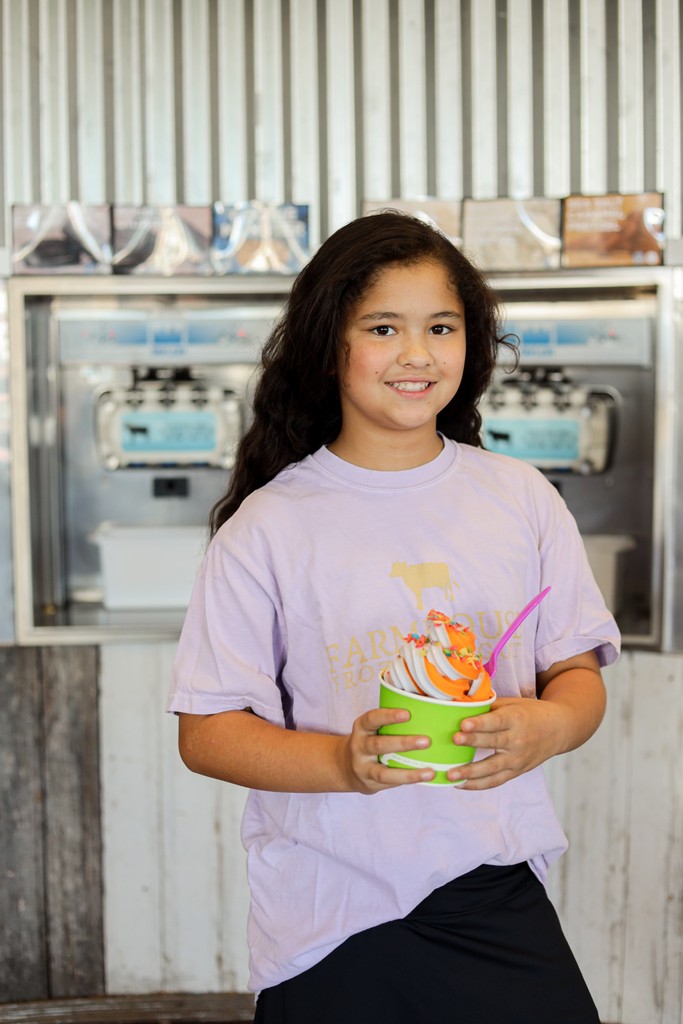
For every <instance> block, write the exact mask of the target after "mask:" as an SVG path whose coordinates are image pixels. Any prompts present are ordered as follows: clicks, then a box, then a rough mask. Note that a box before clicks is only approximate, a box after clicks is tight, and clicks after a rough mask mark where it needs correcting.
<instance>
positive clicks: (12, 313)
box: [8, 275, 292, 645]
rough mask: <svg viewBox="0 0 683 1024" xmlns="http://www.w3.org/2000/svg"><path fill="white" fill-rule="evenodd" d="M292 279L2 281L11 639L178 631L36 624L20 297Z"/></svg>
mask: <svg viewBox="0 0 683 1024" xmlns="http://www.w3.org/2000/svg"><path fill="white" fill-rule="evenodd" d="M291 285H292V278H290V277H275V276H271V275H268V276H266V275H264V276H263V277H259V278H256V277H247V276H246V275H245V276H244V277H238V276H234V277H225V278H201V277H183V278H180V277H174V278H156V277H154V278H152V277H145V276H143V275H140V276H139V277H136V276H133V275H131V276H125V277H124V276H123V275H120V276H115V277H113V276H104V275H102V276H101V277H96V276H93V277H83V276H76V275H74V276H73V277H67V276H66V275H65V276H63V277H57V276H54V277H43V276H36V277H28V276H27V277H15V278H12V279H11V280H10V282H9V287H8V320H9V338H10V380H11V385H10V386H11V395H12V431H11V436H12V458H11V463H12V474H11V480H12V487H11V490H12V513H13V516H12V518H13V522H14V530H13V544H12V552H13V561H14V573H13V575H14V621H15V633H16V641H17V643H19V644H55V645H56V644H101V643H108V642H115V641H119V642H121V641H127V642H130V641H141V642H142V641H168V640H174V639H176V638H177V636H178V629H177V628H175V627H171V626H168V625H165V624H160V625H158V626H155V625H151V624H149V623H144V624H141V625H140V627H139V629H136V628H133V627H131V626H129V625H126V626H116V625H111V626H107V627H101V626H36V625H35V624H34V616H33V586H32V582H31V561H32V555H31V537H30V516H29V509H30V504H29V503H30V501H31V494H30V488H29V480H28V475H27V473H26V472H25V467H26V465H27V462H28V451H29V446H28V429H29V424H28V409H27V404H26V384H27V375H26V331H25V316H24V309H25V303H26V299H27V298H30V297H33V296H46V297H61V296H80V295H82V296H84V297H88V298H90V297H93V296H103V297H109V298H115V297H117V296H119V295H126V296H136V295H140V296H146V295H155V296H156V295H173V296H176V295H180V296H182V295H188V296H189V295H201V296H215V297H219V298H220V297H225V298H226V299H228V298H232V297H242V296H243V297H245V298H250V297H251V298H253V297H256V296H267V295H271V296H281V297H282V300H283V302H284V300H285V298H286V296H287V294H288V293H289V290H290V288H291Z"/></svg>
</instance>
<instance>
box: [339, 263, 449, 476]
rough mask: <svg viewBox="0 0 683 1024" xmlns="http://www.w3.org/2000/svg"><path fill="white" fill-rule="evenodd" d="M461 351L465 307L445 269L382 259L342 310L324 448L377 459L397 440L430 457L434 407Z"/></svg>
mask: <svg viewBox="0 0 683 1024" xmlns="http://www.w3.org/2000/svg"><path fill="white" fill-rule="evenodd" d="M465 352H466V339H465V310H464V307H463V304H462V301H461V299H460V297H459V295H458V292H457V290H456V288H455V286H454V285H453V284H452V283H451V280H450V278H449V275H448V272H447V271H446V269H445V268H444V267H443V266H442V265H441V264H439V263H435V262H433V261H431V260H425V261H423V262H421V263H417V264H393V265H389V266H387V267H386V268H385V269H384V270H383V271H382V273H381V274H380V275H379V277H378V278H377V280H376V281H375V282H374V284H372V285H371V286H370V288H368V290H367V291H366V292H365V293H364V294H363V295H362V297H361V298H360V300H359V301H358V302H357V304H356V305H355V306H353V307H352V308H351V311H350V314H349V318H348V322H347V325H346V329H345V332H344V337H343V341H342V346H341V351H340V357H339V391H340V398H341V408H342V429H341V432H340V434H339V437H338V438H337V439H336V441H334V442H333V444H331V445H330V448H331V450H332V451H334V452H335V453H336V454H337V455H339V456H340V457H341V458H345V459H347V461H350V462H357V463H358V464H360V465H368V466H369V463H373V464H374V463H375V462H377V464H378V466H379V465H380V463H381V462H382V458H385V457H386V454H387V452H388V451H393V452H394V453H395V452H396V450H397V444H396V443H397V441H399V440H400V442H401V444H400V450H401V451H403V452H404V453H405V455H406V458H407V460H408V461H409V462H411V463H413V464H419V462H420V461H429V459H431V458H434V457H435V455H436V454H438V452H439V451H440V449H441V442H440V441H439V439H438V437H437V434H436V417H437V413H439V412H440V411H441V409H443V408H444V407H445V406H446V405H447V404H448V403H449V402H450V400H451V399H452V398H453V396H454V395H455V394H456V392H457V390H458V388H459V386H460V382H461V380H462V374H463V368H464V364H465ZM378 457H379V458H378ZM416 460H417V461H416ZM395 461H396V459H395V455H394V456H392V460H391V462H392V468H393V466H394V464H395Z"/></svg>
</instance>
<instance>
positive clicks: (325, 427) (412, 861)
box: [169, 212, 619, 1024]
mask: <svg viewBox="0 0 683 1024" xmlns="http://www.w3.org/2000/svg"><path fill="white" fill-rule="evenodd" d="M502 344H507V342H506V340H505V338H504V336H503V335H502V331H501V326H500V320H499V312H498V307H497V304H496V301H495V299H494V296H493V295H492V293H491V291H490V290H489V288H488V286H487V284H486V283H485V281H484V279H483V278H482V276H481V274H480V273H479V272H478V271H477V270H476V269H475V268H474V267H473V266H472V265H471V264H470V263H469V262H468V261H467V260H466V259H465V257H464V256H463V255H462V254H461V253H460V252H459V251H458V250H457V249H456V248H455V247H454V246H453V245H451V243H450V242H449V241H448V240H447V239H446V238H445V237H443V236H442V235H441V234H440V233H439V232H438V231H436V230H434V229H432V228H431V227H429V226H427V225H426V224H424V223H422V222H421V221H418V220H416V219H413V218H412V217H408V216H405V215H402V214H396V213H391V212H387V213H382V214H375V215H372V216H369V217H365V218H361V219H359V220H357V221H354V222H353V223H351V224H348V225H346V226H345V227H343V228H341V229H340V230H339V231H337V232H336V233H335V234H334V235H332V237H331V238H329V239H328V240H327V241H326V242H325V243H324V244H323V245H322V247H321V248H320V250H319V251H318V252H317V254H316V255H315V256H314V257H313V259H312V260H311V261H310V263H309V264H308V265H307V266H306V268H305V269H304V270H303V271H302V273H301V274H300V275H299V277H298V278H297V280H296V282H295V284H294V287H293V289H292V292H291V297H290V300H289V302H288V305H287V307H286V309H285V312H284V314H283V316H282V318H281V320H280V322H279V323H278V324H277V325H276V327H275V329H274V331H273V333H272V335H271V337H270V339H269V340H268V342H267V344H266V346H265V348H264V351H263V366H262V375H261V378H260V383H259V385H258V389H257V392H256V396H255V402H254V421H253V425H252V426H251V428H250V429H249V431H248V433H247V434H246V436H245V437H244V440H243V442H242V444H241V446H240V449H239V454H238V458H237V464H236V467H235V470H234V472H233V474H232V477H231V480H230V485H229V488H228V491H227V494H226V495H225V497H224V498H223V499H222V500H221V501H219V502H218V503H217V505H216V506H215V507H214V509H213V511H212V517H211V524H212V532H213V540H212V543H211V545H210V547H209V550H208V553H207V556H206V559H205V562H204V566H203V568H202V571H201V573H200V576H199V579H198V581H197V584H196V587H195V590H194V593H193V597H192V600H191V604H190V607H189V610H188V613H187V619H186V623H185V626H184V629H183V633H182V637H181V640H180V645H179V649H178V654H177V659H176V666H175V682H174V689H173V693H172V696H171V699H170V703H169V709H170V710H172V711H175V712H178V713H179V714H180V752H181V756H182V758H183V760H184V762H185V763H186V765H187V766H188V767H189V768H190V769H191V770H192V771H195V772H199V773H201V774H204V775H208V776H211V777H213V778H217V779H223V780H226V781H228V782H233V783H237V784H238V785H242V786H247V787H249V789H250V790H251V793H250V795H249V798H248V801H247V807H246V810H245V815H244V821H243V828H242V835H243V841H244V844H245V846H246V849H247V851H248V874H249V882H250V887H251V894H252V902H251V911H250V921H249V944H250V953H251V961H250V962H251V979H250V987H251V988H252V989H253V990H255V991H256V992H258V993H259V997H258V1001H257V1009H256V1018H255V1019H256V1021H258V1022H262V1024H264V1022H265V1024H273V1022H278V1024H280V1022H285V1021H288V1022H296V1024H307V1022H309V1021H310V1022H317V1021H320V1022H323V1021H324V1022H325V1024H336V1022H340V1024H342V1022H343V1024H349V1022H351V1021H358V1022H361V1021H373V1022H374V1024H383V1022H387V1024H388V1022H392V1024H393V1022H396V1021H403V1020H405V1021H408V1020H410V1021H411V1022H415V1021H429V1022H430V1024H434V1022H442V1021H443V1022H451V1021H456V1020H460V1019H462V1018H463V1014H467V1015H468V1019H470V1020H475V1021H477V1024H489V1022H490V1024H493V1022H495V1024H503V1022H505V1024H547V1022H548V1021H549V1020H552V1021H553V1022H554V1024H565V1022H566V1024H569V1022H572V1024H589V1022H590V1024H596V1022H597V1020H598V1017H597V1013H596V1010H595V1007H594V1004H593V1002H592V1000H591V998H590V995H589V994H588V991H587V989H586V986H585V983H584V981H583V979H582V977H581V975H580V973H579V970H578V968H577V965H576V963H575V961H574V959H573V957H572V954H571V953H570V951H569V949H568V947H567V944H566V942H565V940H564V937H563V935H562V933H561V930H560V927H559V924H558V921H557V918H556V916H555V914H554V911H553V910H552V908H551V906H550V903H549V901H548V899H547V896H546V894H545V889H544V887H543V884H542V883H543V881H544V879H545V877H546V873H547V868H548V865H549V864H550V863H551V861H553V860H554V859H556V858H557V857H559V856H560V854H561V853H562V852H563V851H564V849H565V847H566V840H565V837H564V835H563V833H562V830H561V828H560V825H559V824H558V821H557V819H556V817H555V814H554V812H553V809H552V806H551V803H550V800H549V797H548V793H547V790H546V787H545V784H544V780H543V773H542V768H541V767H540V766H541V764H542V763H543V762H544V761H545V760H547V759H548V758H549V757H552V756H554V755H555V754H559V753H562V752H564V751H568V750H571V749H573V748H575V747H577V746H578V745H580V744H581V743H583V742H584V741H585V740H587V739H588V737H589V736H591V735H592V733H593V732H594V731H595V729H596V728H597V726H598V725H599V723H600V720H601V718H602V715H603V710H604V703H605V696H604V689H603V684H602V680H601V676H600V666H601V665H605V664H608V663H610V662H612V661H613V660H614V659H615V658H616V657H617V654H618V645H619V636H618V632H617V629H616V626H615V623H614V621H613V619H612V617H611V615H610V614H609V612H608V611H607V609H606V607H605V605H604V602H603V600H602V597H601V595H600V593H599V591H598V589H597V587H596V584H595V582H594V580H593V577H592V575H591V572H590V570H589V568H588V564H587V562H586V558H585V554H584V551H583V547H582V543H581V540H580V537H579V534H578V531H577V528H576V525H575V523H574V521H573V519H572V518H571V516H570V514H569V512H568V511H567V508H566V506H565V504H564V502H563V501H562V499H561V498H560V496H559V495H558V493H557V491H556V490H555V489H554V488H553V487H552V486H551V485H550V484H549V483H548V482H547V481H546V480H545V478H544V477H543V476H542V475H541V474H540V473H539V472H537V471H536V470H535V469H533V468H532V467H530V466H527V465H525V464H523V463H520V462H519V461H515V460H512V459H508V458H505V457H501V456H499V455H496V454H493V453H489V452H486V451H484V450H483V449H482V448H481V446H480V445H481V441H480V427H481V420H480V416H479V413H478V411H477V402H478V400H479V398H480V397H481V395H482V393H483V391H484V390H485V388H486V386H487V385H488V383H489V381H490V378H491V374H492V371H493V367H494V364H495V358H496V352H497V349H498V346H499V345H502ZM548 584H551V585H552V591H551V594H550V595H549V597H548V598H546V600H545V601H544V602H543V603H542V604H541V606H540V607H539V608H538V609H537V611H536V612H534V613H532V615H531V616H530V617H529V618H528V619H527V620H526V622H525V623H524V625H523V627H521V631H520V639H519V641H518V643H517V644H516V646H514V645H511V646H509V648H508V649H507V654H508V656H507V657H506V658H504V659H503V660H502V662H501V663H499V667H498V671H497V673H496V677H495V687H496V691H497V692H498V695H499V697H498V700H497V701H496V703H495V705H494V707H493V709H492V711H491V712H490V713H489V714H488V715H483V716H481V717H478V718H471V719H470V720H469V721H467V720H466V721H465V722H464V724H463V725H462V731H461V732H458V733H457V734H456V735H455V736H454V738H453V741H454V743H456V744H459V743H465V742H466V743H467V744H470V745H472V746H474V747H477V748H480V750H479V756H478V758H477V759H476V760H475V761H474V762H473V763H471V764H469V765H467V766H464V767H461V768H459V769H457V770H452V771H451V772H450V774H449V778H450V779H451V780H452V781H453V783H454V784H455V783H458V786H457V787H456V786H455V785H454V786H453V787H449V786H440V787H437V786H434V787H432V786H418V785H416V784H417V783H420V782H428V781H429V779H430V778H432V777H433V776H432V773H431V771H429V770H424V769H410V770H406V769H401V768H390V767H386V766H384V765H383V764H381V763H380V762H379V760H378V757H379V755H382V754H385V753H389V752H390V751H401V750H410V749H413V750H414V749H420V748H425V747H427V746H428V745H429V740H428V738H427V737H424V736H406V737H402V738H401V739H399V740H398V741H397V738H396V736H391V737H389V736H383V735H378V732H377V730H378V729H379V727H380V726H381V725H384V724H388V723H391V722H396V721H401V720H402V721H407V720H408V718H409V715H408V712H404V711H396V710H394V711H392V710H380V709H378V707H377V704H378V689H379V687H378V681H377V676H378V672H379V671H380V670H381V669H382V667H383V666H385V665H386V664H387V663H388V661H389V660H390V659H391V656H392V654H393V653H394V651H395V649H396V640H397V638H398V637H400V636H401V635H402V634H405V633H408V632H412V631H422V626H423V620H424V617H425V616H426V614H427V611H428V610H429V608H430V607H432V606H434V607H436V608H437V609H438V610H441V611H445V612H447V613H448V614H449V615H452V616H453V617H456V618H459V620H460V621H461V622H466V623H468V624H470V625H471V626H472V627H473V628H474V631H475V633H476V634H477V638H478V641H479V645H480V647H481V645H482V642H484V641H486V640H488V641H490V642H491V643H493V642H494V641H495V638H496V637H497V636H499V635H500V634H501V633H502V631H503V629H504V628H505V626H506V625H507V623H508V622H510V621H511V620H512V617H513V615H514V614H516V612H517V611H519V609H520V608H521V607H522V606H523V605H524V604H526V602H527V600H528V599H529V598H530V597H531V596H533V595H534V594H536V593H537V592H538V591H540V590H541V589H542V588H543V587H545V586H546V585H548ZM536 698H538V699H536Z"/></svg>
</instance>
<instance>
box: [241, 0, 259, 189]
mask: <svg viewBox="0 0 683 1024" xmlns="http://www.w3.org/2000/svg"><path fill="white" fill-rule="evenodd" d="M255 103H256V70H255V55H254V5H253V3H252V2H251V0H247V2H246V3H245V4H244V105H245V112H244V114H245V121H246V125H245V133H244V140H243V145H245V146H246V153H247V159H246V164H247V195H246V196H245V197H244V198H245V199H255V198H256V110H255V109H254V108H255Z"/></svg>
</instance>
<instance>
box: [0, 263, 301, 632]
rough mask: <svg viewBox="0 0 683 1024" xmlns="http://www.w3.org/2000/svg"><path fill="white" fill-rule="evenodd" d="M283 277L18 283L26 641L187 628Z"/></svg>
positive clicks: (18, 579)
mask: <svg viewBox="0 0 683 1024" xmlns="http://www.w3.org/2000/svg"><path fill="white" fill-rule="evenodd" d="M288 288H289V280H288V279H287V278H284V277H280V278H272V279H271V278H264V279H261V278H259V279H257V280H253V279H247V278H230V279H222V280H197V279H196V278H194V279H193V278H174V279H173V280H171V279H168V280H157V279H154V280H151V279H149V278H145V279H136V278H132V277H131V278H126V279H125V280H122V279H121V278H114V279H111V278H105V277H101V278H88V279H84V278H77V279H75V278H59V279H56V278H15V279H13V280H12V281H11V282H10V331H11V335H12V373H13V385H12V391H13V415H14V428H13V439H14V458H13V464H14V470H15V472H14V479H13V510H14V516H13V519H14V526H15V529H14V533H15V543H14V596H15V615H16V628H17V637H18V640H19V642H36V641H38V642H47V643H57V642H63V643H78V642H99V641H102V640H107V639H117V638H119V639H122V638H130V637H134V638H141V637H144V638H164V637H169V636H174V635H176V634H177V632H178V628H179V625H180V623H181V621H182V614H183V608H184V606H185V605H186V603H187V600H188V597H189V593H190V589H191V586H192V582H193V580H194V576H195V574H196V570H197V567H198V564H199V561H200V559H201V556H202V553H203V550H204V548H205V545H206V541H207V527H206V523H207V517H208V512H209V509H210V508H211V505H212V504H213V503H214V501H215V500H216V499H217V498H218V497H219V496H220V495H221V494H222V493H223V492H224V490H225V487H226V484H227V480H228V473H229V470H230V467H231V466H232V464H233V460H234V452H235V447H236V444H237V441H238V440H239V438H240V436H241V434H242V432H243V431H244V429H245V427H246V425H247V423H248V419H249V408H250V388H251V387H252V385H253V377H254V372H255V364H256V363H257V361H258V358H259V354H260V349H261V346H262V343H263V340H264V338H265V337H266V335H267V334H268V332H269V329H270V327H271V325H272V323H273V321H274V320H275V319H276V317H277V315H278V313H279V311H280V309H281V307H282V304H283V302H284V299H285V296H286V292H287V290H288Z"/></svg>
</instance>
